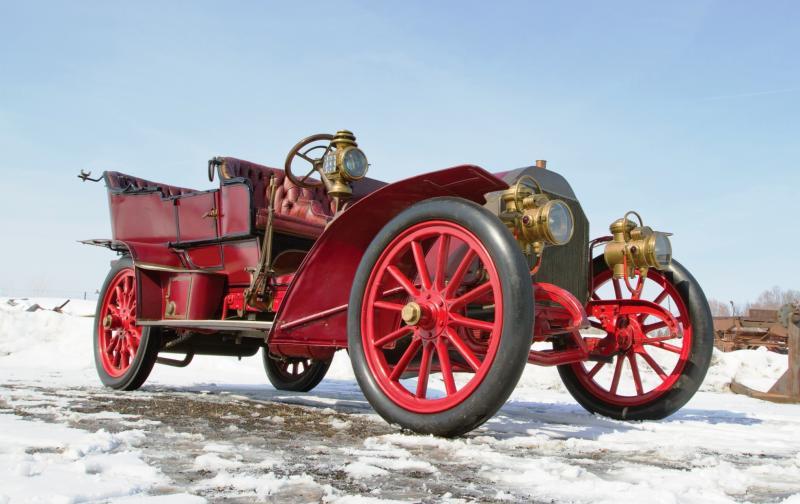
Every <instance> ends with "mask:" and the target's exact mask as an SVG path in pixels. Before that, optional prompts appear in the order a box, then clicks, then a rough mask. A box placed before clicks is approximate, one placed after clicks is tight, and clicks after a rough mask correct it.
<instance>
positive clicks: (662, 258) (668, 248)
mask: <svg viewBox="0 0 800 504" xmlns="http://www.w3.org/2000/svg"><path fill="white" fill-rule="evenodd" d="M653 255H654V256H655V258H656V263H658V266H659V267H660V268H666V267H667V266H669V264H670V263H671V262H672V244H671V243H670V241H669V238H667V235H666V234H664V233H656V241H655V246H654V250H653Z"/></svg>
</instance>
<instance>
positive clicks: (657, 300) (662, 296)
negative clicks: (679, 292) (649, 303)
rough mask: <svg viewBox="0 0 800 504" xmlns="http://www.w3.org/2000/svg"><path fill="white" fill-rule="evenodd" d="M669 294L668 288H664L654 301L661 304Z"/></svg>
mask: <svg viewBox="0 0 800 504" xmlns="http://www.w3.org/2000/svg"><path fill="white" fill-rule="evenodd" d="M668 294H669V293H668V292H667V289H664V290H662V291H661V294H659V295H658V296H656V298H655V299H654V300H653V303H655V304H661V302H662V301H664V299H666V298H667V295H668Z"/></svg>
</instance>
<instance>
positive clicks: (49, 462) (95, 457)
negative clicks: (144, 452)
mask: <svg viewBox="0 0 800 504" xmlns="http://www.w3.org/2000/svg"><path fill="white" fill-rule="evenodd" d="M142 437H143V434H142V432H141V431H124V432H120V433H117V434H111V433H108V432H104V431H98V432H95V433H88V432H85V431H81V430H78V429H71V428H69V427H64V426H62V425H53V424H45V423H41V422H31V421H28V420H23V419H21V418H18V417H15V416H12V415H0V501H6V502H30V501H35V500H37V499H39V498H41V497H43V495H42V493H43V492H46V494H47V500H49V501H51V502H65V503H67V502H80V501H86V500H100V499H109V498H115V497H122V496H130V495H136V494H142V493H145V492H147V491H148V490H150V489H152V488H154V487H155V486H156V485H159V484H162V483H164V482H165V478H164V476H163V475H162V474H161V471H159V470H158V469H156V468H154V467H151V466H149V465H147V464H146V463H145V462H143V461H142V460H141V458H140V457H139V454H138V452H137V450H136V448H135V447H136V446H137V445H138V444H139V443H140V442H141V441H142Z"/></svg>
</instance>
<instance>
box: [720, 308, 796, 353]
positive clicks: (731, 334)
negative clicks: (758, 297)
mask: <svg viewBox="0 0 800 504" xmlns="http://www.w3.org/2000/svg"><path fill="white" fill-rule="evenodd" d="M788 308H791V307H790V306H788V305H787V306H785V307H783V308H782V309H781V310H761V309H751V310H750V311H749V313H748V314H747V315H746V316H739V317H716V318H714V333H715V338H714V346H715V347H717V348H718V349H719V350H721V351H723V352H732V351H734V350H753V349H756V348H759V347H766V348H767V350H770V351H772V352H777V353H782V354H785V353H787V352H788V350H789V326H790V323H789V320H788V317H787V316H784V317H783V320H781V317H780V313H781V311H783V312H787V313H788Z"/></svg>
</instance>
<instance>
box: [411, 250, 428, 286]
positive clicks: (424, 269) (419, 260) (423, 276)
mask: <svg viewBox="0 0 800 504" xmlns="http://www.w3.org/2000/svg"><path fill="white" fill-rule="evenodd" d="M411 252H412V253H413V255H414V263H415V264H416V266H417V273H419V279H420V282H422V287H423V288H424V289H425V290H428V289H430V288H431V276H430V274H429V273H428V264H427V263H426V262H425V252H424V251H423V250H422V245H421V244H420V243H419V242H418V241H416V240H415V241H413V242H411Z"/></svg>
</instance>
